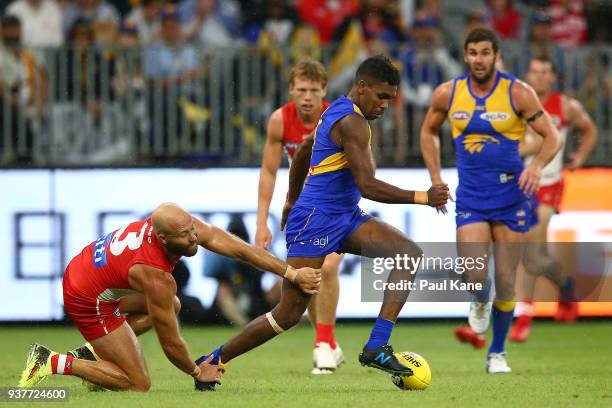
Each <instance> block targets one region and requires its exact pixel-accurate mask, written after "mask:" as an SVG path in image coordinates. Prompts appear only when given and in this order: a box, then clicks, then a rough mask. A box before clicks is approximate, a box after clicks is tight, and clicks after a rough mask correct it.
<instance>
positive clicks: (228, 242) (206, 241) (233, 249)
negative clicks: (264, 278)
mask: <svg viewBox="0 0 612 408" xmlns="http://www.w3.org/2000/svg"><path fill="white" fill-rule="evenodd" d="M194 221H195V223H196V230H197V234H198V244H199V245H201V246H203V247H204V248H206V249H208V250H210V251H213V252H216V253H218V254H221V255H223V256H227V257H230V258H236V259H239V260H241V261H243V262H247V263H249V264H251V265H253V266H255V267H256V268H259V269H262V270H264V271H270V272H272V273H274V274H276V275H278V276H281V277H283V278H285V279H288V280H290V281H291V282H293V283H295V284H296V285H298V286H299V287H300V289H302V291H303V292H305V293H309V294H314V293H317V291H318V289H319V284H320V283H321V270H320V269H313V268H300V269H295V268H293V267H292V266H290V265H289V264H287V263H286V262H283V261H281V260H280V259H278V258H277V257H275V256H274V255H272V254H271V253H270V252H268V251H266V250H265V249H263V248H259V247H256V246H254V245H250V244H248V243H246V242H244V241H243V240H241V239H240V238H238V237H237V236H235V235H233V234H230V233H229V232H227V231H225V230H223V229H221V228H218V227H215V226H214V225H210V224H207V223H205V222H204V221H202V220H199V219H197V218H196V217H194Z"/></svg>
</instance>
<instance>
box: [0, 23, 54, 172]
mask: <svg viewBox="0 0 612 408" xmlns="http://www.w3.org/2000/svg"><path fill="white" fill-rule="evenodd" d="M0 31H1V39H2V41H0V112H2V113H5V112H8V113H9V115H8V122H9V123H6V122H5V120H6V117H5V116H4V114H3V116H2V121H0V123H1V126H0V151H3V150H5V149H6V148H7V146H6V145H5V143H6V144H8V143H10V144H12V146H13V149H14V153H15V159H17V160H18V161H28V160H30V159H31V154H32V151H31V149H32V147H33V145H32V128H31V123H32V120H36V119H39V118H41V117H42V115H43V113H44V107H45V104H46V98H47V95H46V90H47V81H46V75H45V71H44V70H43V69H42V68H40V64H39V62H38V61H37V60H36V57H35V56H34V54H33V53H32V52H31V51H29V50H28V49H27V48H26V47H24V46H23V45H22V43H21V23H20V21H19V19H18V18H17V17H15V16H10V15H8V16H4V17H2V19H0ZM7 129H8V132H9V134H10V135H9V136H8V137H7V136H6V135H5V134H4V131H5V130H7Z"/></svg>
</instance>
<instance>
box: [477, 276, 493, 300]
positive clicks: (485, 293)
mask: <svg viewBox="0 0 612 408" xmlns="http://www.w3.org/2000/svg"><path fill="white" fill-rule="evenodd" d="M490 293H491V278H487V281H486V282H485V284H484V286H483V287H482V289H480V290H477V291H475V292H473V295H474V302H480V303H487V302H488V301H489V295H490Z"/></svg>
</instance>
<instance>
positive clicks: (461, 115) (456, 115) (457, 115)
mask: <svg viewBox="0 0 612 408" xmlns="http://www.w3.org/2000/svg"><path fill="white" fill-rule="evenodd" d="M451 116H452V117H453V119H454V120H468V119H469V118H471V117H472V115H470V114H469V113H468V112H466V111H456V112H453V113H452V115H451Z"/></svg>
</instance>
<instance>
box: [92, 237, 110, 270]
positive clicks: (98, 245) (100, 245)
mask: <svg viewBox="0 0 612 408" xmlns="http://www.w3.org/2000/svg"><path fill="white" fill-rule="evenodd" d="M112 234H113V233H112V232H110V233H108V234H106V235H104V236H103V237H100V238H98V240H97V241H96V242H95V243H94V248H93V263H94V266H95V267H96V268H99V267H101V266H104V265H106V246H107V245H108V242H109V241H110V238H111V235H112Z"/></svg>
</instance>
